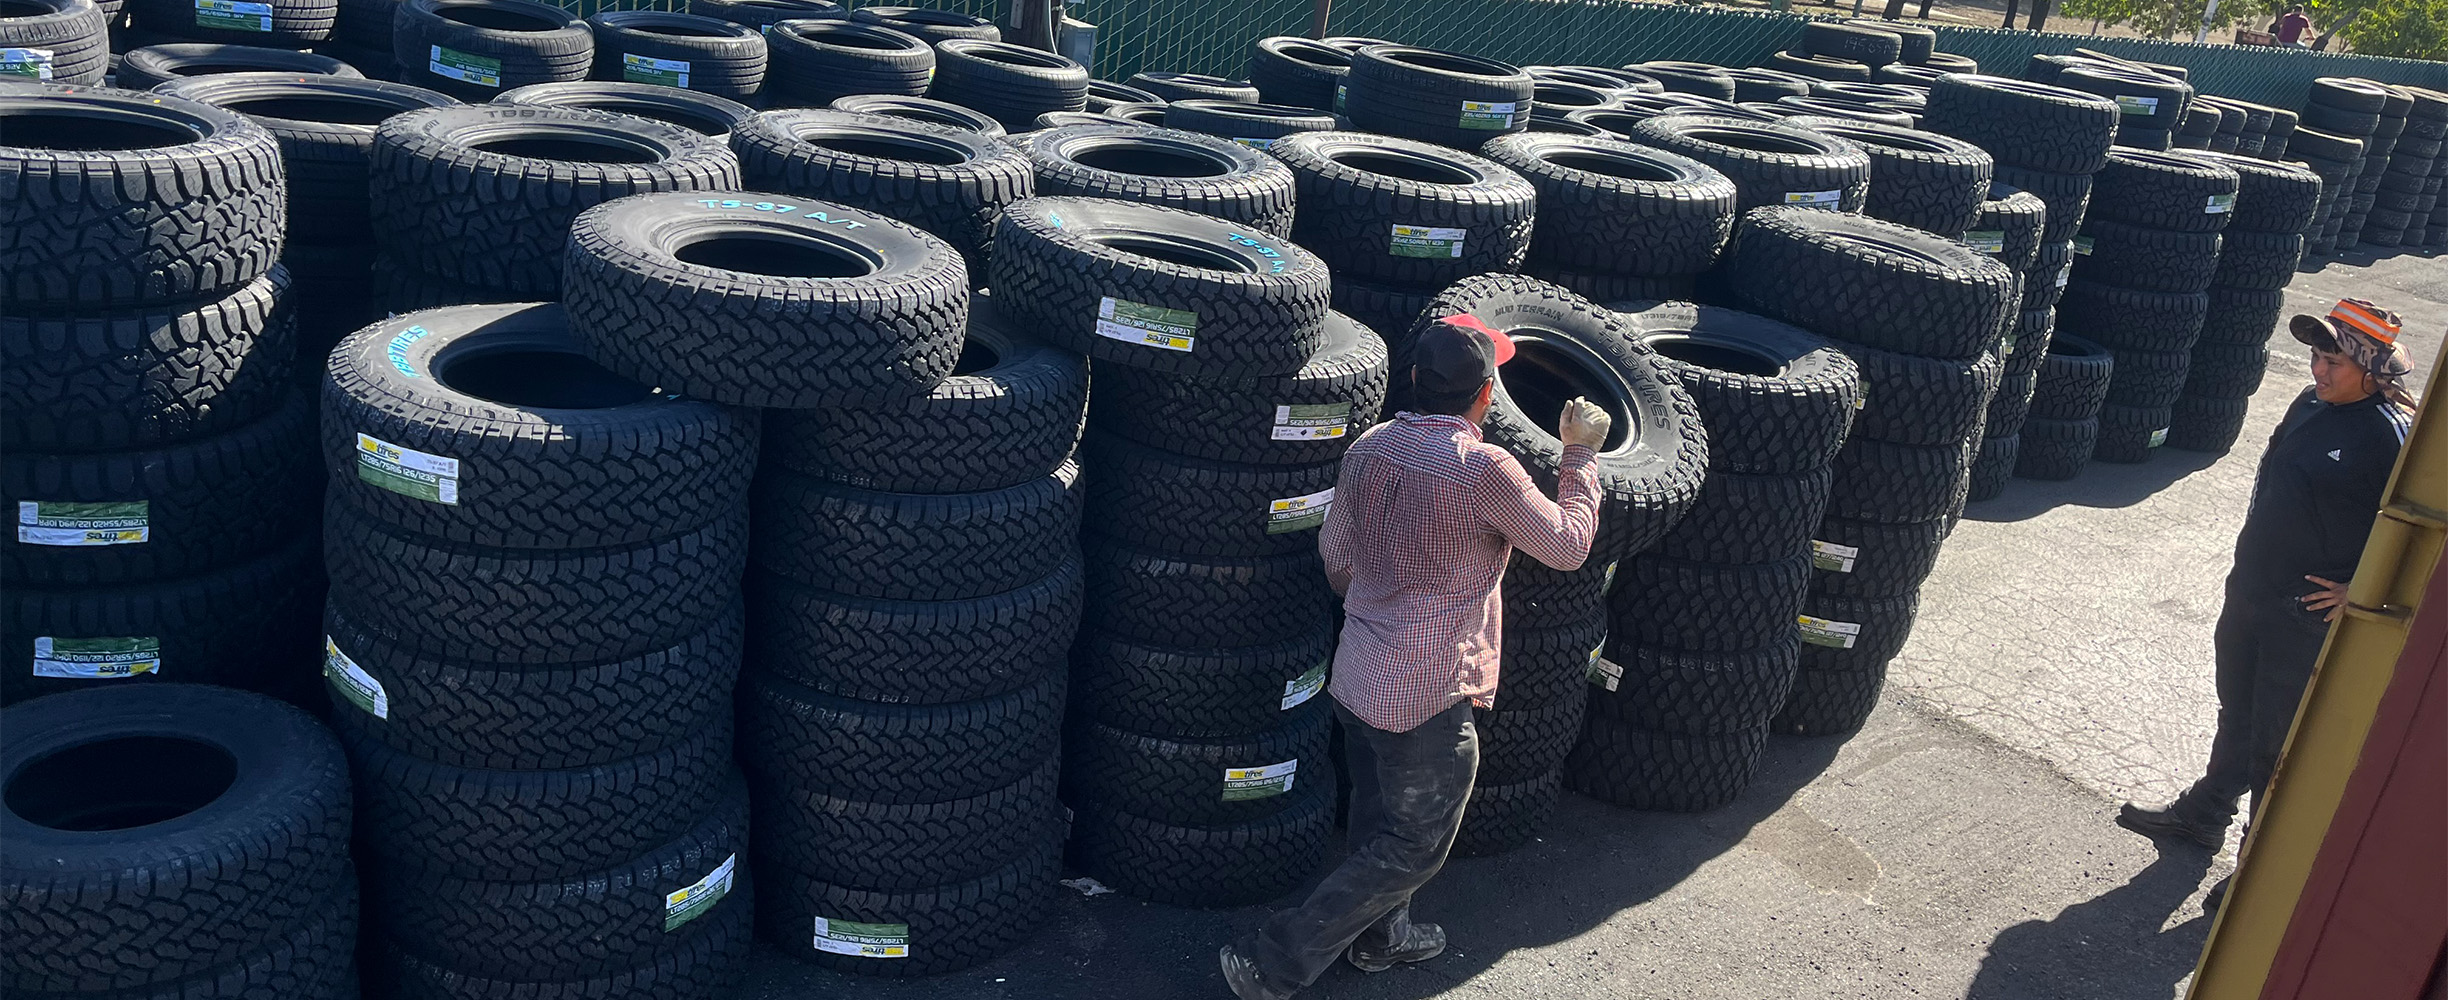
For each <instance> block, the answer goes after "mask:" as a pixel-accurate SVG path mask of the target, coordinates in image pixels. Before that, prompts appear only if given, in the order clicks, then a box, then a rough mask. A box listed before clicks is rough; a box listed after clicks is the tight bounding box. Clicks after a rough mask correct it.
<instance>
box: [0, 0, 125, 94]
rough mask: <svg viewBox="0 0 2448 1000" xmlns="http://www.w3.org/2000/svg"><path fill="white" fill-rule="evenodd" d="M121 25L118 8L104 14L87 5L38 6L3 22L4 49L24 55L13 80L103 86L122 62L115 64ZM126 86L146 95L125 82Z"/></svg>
mask: <svg viewBox="0 0 2448 1000" xmlns="http://www.w3.org/2000/svg"><path fill="white" fill-rule="evenodd" d="M118 19H119V11H118V9H117V5H116V4H113V5H112V7H111V9H109V10H104V9H103V8H102V7H101V6H99V5H96V4H94V3H90V2H86V0H32V2H29V3H27V4H26V5H25V6H23V7H20V8H18V10H17V12H16V13H13V14H10V15H9V16H8V17H7V18H6V19H4V20H0V48H6V49H12V50H24V51H23V52H21V53H20V54H19V55H17V56H15V57H13V58H12V59H11V60H10V62H11V72H10V74H9V75H10V76H11V77H13V78H18V77H31V78H33V79H34V80H36V81H49V82H52V83H63V84H80V85H83V86H89V87H90V86H98V85H100V84H101V82H102V77H103V76H104V75H105V74H107V73H109V72H110V71H111V70H112V68H113V67H112V63H113V62H115V61H116V60H113V59H112V58H111V51H110V50H111V45H110V37H109V28H110V26H111V25H112V24H113V23H115V22H116V21H117V20H118ZM12 82H15V81H12ZM121 86H123V87H127V88H128V89H138V90H140V89H144V88H140V87H133V86H131V85H128V84H127V83H125V81H124V80H123V81H122V82H121Z"/></svg>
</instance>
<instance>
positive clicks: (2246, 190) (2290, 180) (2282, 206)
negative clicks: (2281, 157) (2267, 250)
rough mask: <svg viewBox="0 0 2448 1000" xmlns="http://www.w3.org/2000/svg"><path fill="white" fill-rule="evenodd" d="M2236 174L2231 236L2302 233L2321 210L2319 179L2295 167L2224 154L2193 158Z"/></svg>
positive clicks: (2310, 172)
mask: <svg viewBox="0 0 2448 1000" xmlns="http://www.w3.org/2000/svg"><path fill="white" fill-rule="evenodd" d="M2192 155H2193V156H2195V157H2197V158H2199V159H2207V160H2210V161H2211V162H2214V163H2217V164H2219V165H2221V166H2224V167H2226V168H2228V169H2230V170H2233V171H2235V172H2236V179H2237V189H2236V201H2235V210H2234V211H2233V212H2231V213H2229V214H2230V215H2231V216H2232V218H2231V219H2230V221H2229V222H2228V223H2227V231H2228V232H2231V233H2232V232H2237V231H2240V230H2250V231H2253V232H2261V233H2295V232H2302V231H2303V228H2304V227H2305V226H2308V225H2311V224H2312V216H2313V213H2314V212H2316V211H2317V210H2318V209H2319V208H2320V199H2321V187H2322V185H2321V182H2320V177H2319V175H2317V174H2314V173H2313V172H2312V171H2311V170H2310V169H2309V168H2306V167H2304V166H2301V165H2298V164H2294V163H2277V162H2272V161H2270V160H2263V159H2256V158H2253V157H2250V156H2232V155H2229V154H2225V153H2197V154H2192Z"/></svg>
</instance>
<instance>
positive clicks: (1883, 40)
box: [1767, 20, 1937, 83]
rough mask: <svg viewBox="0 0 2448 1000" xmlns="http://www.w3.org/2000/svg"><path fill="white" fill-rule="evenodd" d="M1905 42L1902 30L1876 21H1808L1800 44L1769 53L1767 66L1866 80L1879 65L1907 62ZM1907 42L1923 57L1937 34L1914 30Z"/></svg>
mask: <svg viewBox="0 0 2448 1000" xmlns="http://www.w3.org/2000/svg"><path fill="white" fill-rule="evenodd" d="M1906 41H1907V39H1906V36H1905V35H1904V34H1903V33H1901V32H1894V31H1888V30H1886V29H1885V28H1884V27H1883V26H1881V25H1880V24H1879V23H1878V22H1873V21H1863V20H1851V21H1808V22H1804V23H1803V25H1802V41H1801V44H1799V45H1797V46H1795V47H1794V48H1792V49H1790V50H1788V51H1784V52H1777V53H1772V54H1770V55H1769V57H1768V62H1767V67H1768V68H1769V69H1774V70H1782V71H1784V72H1788V73H1799V74H1801V75H1803V76H1807V77H1811V78H1813V79H1819V80H1831V81H1840V82H1849V83H1869V82H1870V78H1871V76H1872V75H1873V74H1874V73H1876V71H1877V70H1878V69H1879V67H1882V66H1886V65H1888V64H1890V63H1897V62H1906V61H1907V60H1905V59H1904V45H1905V42H1906ZM1910 41H1911V42H1912V43H1913V46H1914V49H1915V54H1916V55H1917V56H1919V57H1920V58H1921V59H1927V58H1928V57H1929V52H1930V46H1933V45H1935V44H1936V42H1937V36H1936V35H1934V34H1933V35H1931V36H1929V37H1927V38H1923V37H1922V36H1920V35H1919V34H1917V33H1916V34H1914V35H1913V36H1912V37H1911V39H1910Z"/></svg>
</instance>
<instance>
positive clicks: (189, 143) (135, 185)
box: [0, 84, 287, 442]
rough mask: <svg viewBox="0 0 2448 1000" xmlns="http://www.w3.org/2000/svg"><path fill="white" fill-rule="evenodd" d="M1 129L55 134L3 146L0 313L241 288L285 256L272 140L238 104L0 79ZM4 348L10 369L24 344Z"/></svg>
mask: <svg viewBox="0 0 2448 1000" xmlns="http://www.w3.org/2000/svg"><path fill="white" fill-rule="evenodd" d="M0 127H5V128H7V129H8V130H9V132H10V134H11V135H12V136H14V135H18V134H24V135H27V136H29V137H41V136H45V135H50V136H55V137H54V138H30V139H29V140H27V141H41V142H44V143H45V144H46V147H47V148H36V147H28V146H18V147H0V177H5V178H8V182H9V184H10V186H11V187H12V189H13V190H14V191H15V194H14V195H13V196H12V197H10V198H8V199H6V202H5V204H0V233H6V234H7V235H6V236H5V237H0V290H4V291H5V293H6V294H5V295H0V299H4V300H5V301H7V302H8V303H9V306H10V309H9V310H8V311H9V313H10V314H11V315H10V316H9V317H7V318H6V319H0V323H7V324H8V325H10V326H14V325H15V324H16V323H19V322H31V321H27V320H21V319H19V318H18V317H21V316H23V315H25V314H26V313H27V312H32V311H42V312H56V311H63V310H76V311H81V312H93V311H95V310H98V309H111V310H126V309H130V308H131V307H137V306H163V305H170V304H173V303H177V304H180V305H181V306H185V305H186V304H188V303H190V302H192V301H193V300H197V299H205V298H215V297H220V296H228V295H232V294H237V295H244V294H246V290H247V289H248V286H249V285H250V284H251V283H253V282H256V281H258V280H259V279H261V278H262V277H263V276H264V275H265V273H266V272H268V271H270V270H271V268H272V265H273V264H274V263H275V262H276V261H278V260H279V258H280V252H281V239H282V236H281V234H282V232H283V230H284V228H285V225H286V219H287V212H286V211H284V204H285V201H286V197H285V193H286V188H285V186H284V185H283V183H282V173H281V163H280V147H279V145H278V144H277V143H275V142H274V141H273V138H272V134H271V133H270V132H268V131H266V130H265V129H264V127H263V126H261V125H258V124H256V123H255V122H253V121H251V120H249V119H247V118H246V117H244V116H242V115H239V114H237V113H236V112H232V111H228V110H225V109H222V108H216V107H212V106H209V105H205V104H198V103H196V102H193V101H187V100H181V99H177V98H164V97H157V96H153V95H149V94H133V93H127V92H124V91H114V90H107V89H100V88H95V89H90V90H89V89H84V88H73V87H66V86H60V85H56V84H35V85H29V86H23V87H14V88H10V89H8V90H6V91H0ZM136 150H141V153H139V152H136ZM91 322H92V323H93V324H94V325H106V324H109V323H110V322H111V321H110V320H105V319H101V318H99V317H97V318H96V319H95V320H93V321H91ZM118 322H121V323H124V322H125V320H124V319H120V320H118ZM54 342H56V341H54ZM6 353H7V356H8V357H9V358H10V359H11V364H10V365H9V366H8V367H9V368H10V369H12V370H15V369H17V368H19V367H20V366H21V365H22V364H23V362H21V361H18V360H16V359H20V358H24V357H27V356H28V353H29V352H27V351H25V350H24V349H23V348H14V347H13V348H12V349H10V350H8V351H7V352H6ZM185 381H186V380H177V381H173V382H171V383H170V384H173V385H179V384H184V383H185ZM188 394H189V395H192V391H191V392H190V393H188ZM10 416H11V417H12V418H13V419H12V420H11V422H12V423H15V422H20V421H22V419H23V417H22V416H21V415H20V414H15V413H12V414H10ZM7 436H8V437H9V438H10V439H12V440H15V441H20V442H24V441H28V440H30V439H28V438H25V437H24V436H22V434H21V433H18V432H12V433H10V434H9V435H7Z"/></svg>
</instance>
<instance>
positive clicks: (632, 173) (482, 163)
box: [372, 0, 739, 298]
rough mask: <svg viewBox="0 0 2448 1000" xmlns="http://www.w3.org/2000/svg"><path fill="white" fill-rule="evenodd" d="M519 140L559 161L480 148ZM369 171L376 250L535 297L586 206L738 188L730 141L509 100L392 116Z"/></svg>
mask: <svg viewBox="0 0 2448 1000" xmlns="http://www.w3.org/2000/svg"><path fill="white" fill-rule="evenodd" d="M410 2H412V3H430V2H436V0H410ZM447 2H453V3H456V2H459V0H447ZM482 2H486V3H492V2H522V3H523V2H525V0H482ZM527 143H532V144H538V145H541V146H543V147H546V148H549V149H552V150H553V152H554V156H556V157H559V158H544V157H538V156H528V155H519V154H518V153H515V152H501V151H496V150H495V149H492V148H488V147H491V146H504V147H508V148H509V149H512V150H521V149H525V148H527V147H526V146H525V145H523V144H527ZM372 170H373V184H372V192H373V213H372V217H373V221H374V227H375V230H376V231H377V232H379V233H381V234H383V249H384V251H385V252H386V253H388V254H390V255H392V256H394V257H396V258H398V259H399V260H400V261H401V262H402V263H404V264H407V265H408V266H410V267H413V268H415V269H416V270H418V271H422V272H424V273H426V274H431V275H436V276H439V277H443V278H448V279H451V280H454V281H459V282H462V283H465V284H469V285H477V286H482V287H490V288H499V289H503V290H507V291H513V292H518V293H521V294H526V295H534V296H539V297H545V298H550V297H553V296H556V295H558V294H560V292H561V270H562V258H563V256H564V254H565V250H566V247H567V243H568V238H569V232H570V226H571V224H572V222H573V221H575V220H576V219H577V217H578V215H579V213H581V212H583V211H585V210H586V209H587V208H588V207H590V206H593V205H596V204H599V203H601V202H605V201H611V200H614V199H618V198H622V197H626V196H628V195H632V194H641V193H645V192H650V191H692V192H695V191H728V190H735V189H737V188H738V187H739V161H738V159H736V158H735V157H733V156H732V154H731V150H730V148H729V147H728V146H725V145H724V144H723V143H722V141H721V140H718V139H713V138H709V137H707V136H704V135H701V134H699V133H697V132H696V131H695V130H692V129H687V128H683V127H681V126H678V125H670V124H666V123H663V122H658V121H653V120H650V119H645V118H638V117H634V116H631V115H615V114H605V113H602V112H596V111H585V110H580V109H575V108H555V107H536V106H529V105H514V104H491V105H480V106H472V107H444V108H427V109H425V110H422V111H411V112H408V113H406V114H401V115H396V116H393V117H391V118H389V119H387V120H385V121H384V122H383V124H382V125H381V126H380V127H378V128H377V129H376V130H375V133H374V156H373V166H372Z"/></svg>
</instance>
